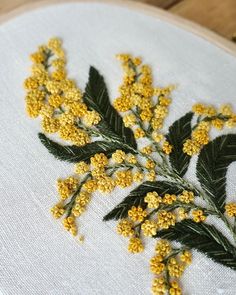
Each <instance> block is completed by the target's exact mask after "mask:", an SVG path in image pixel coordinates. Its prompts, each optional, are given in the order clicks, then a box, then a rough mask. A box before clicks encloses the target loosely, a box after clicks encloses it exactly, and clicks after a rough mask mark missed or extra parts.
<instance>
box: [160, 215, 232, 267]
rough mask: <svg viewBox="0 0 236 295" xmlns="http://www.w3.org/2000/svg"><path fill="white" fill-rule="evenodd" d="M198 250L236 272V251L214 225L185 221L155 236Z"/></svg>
mask: <svg viewBox="0 0 236 295" xmlns="http://www.w3.org/2000/svg"><path fill="white" fill-rule="evenodd" d="M155 237H156V238H157V237H160V238H163V239H168V240H171V241H177V242H180V243H182V244H184V245H185V246H188V247H189V248H193V249H196V250H198V251H200V252H202V253H204V254H205V255H207V256H208V257H209V258H211V259H213V260H214V261H215V262H218V263H220V264H223V265H225V266H227V267H230V268H232V269H234V270H236V249H235V247H234V246H233V245H232V244H231V243H230V242H229V241H228V239H227V238H226V237H225V236H224V235H222V234H221V233H220V232H219V231H218V230H217V229H216V228H215V227H214V226H213V225H208V224H205V223H196V222H194V221H192V220H189V219H188V220H183V221H181V222H179V223H177V224H176V225H175V226H173V227H171V228H169V229H167V230H162V231H160V232H158V233H157V235H156V236H155Z"/></svg>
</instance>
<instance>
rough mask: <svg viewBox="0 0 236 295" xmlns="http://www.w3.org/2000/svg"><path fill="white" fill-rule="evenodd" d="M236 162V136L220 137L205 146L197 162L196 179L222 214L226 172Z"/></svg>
mask: <svg viewBox="0 0 236 295" xmlns="http://www.w3.org/2000/svg"><path fill="white" fill-rule="evenodd" d="M233 161H236V134H227V135H222V136H219V137H217V138H216V139H214V140H213V141H211V142H210V143H209V144H207V145H205V146H204V147H203V149H202V150H201V152H200V154H199V157H198V162H197V178H198V180H199V182H200V183H201V186H202V188H203V189H204V191H205V192H206V193H207V195H208V196H209V198H210V200H211V201H212V204H215V205H216V206H217V207H218V208H219V209H220V210H221V211H222V212H224V206H225V199H226V172H227V168H228V166H229V165H230V164H231V163H232V162H233Z"/></svg>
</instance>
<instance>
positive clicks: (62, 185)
mask: <svg viewBox="0 0 236 295" xmlns="http://www.w3.org/2000/svg"><path fill="white" fill-rule="evenodd" d="M77 185H78V179H76V178H74V177H72V176H70V177H68V178H66V179H64V180H62V179H58V180H57V190H58V193H59V195H60V197H61V199H62V200H65V199H67V198H68V197H69V196H70V195H71V194H72V193H73V192H74V191H75V190H76V188H77Z"/></svg>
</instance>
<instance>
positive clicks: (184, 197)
mask: <svg viewBox="0 0 236 295" xmlns="http://www.w3.org/2000/svg"><path fill="white" fill-rule="evenodd" d="M179 200H180V201H181V202H183V203H186V204H189V203H192V202H193V201H194V193H193V192H191V191H186V190H184V191H183V192H182V194H181V195H180V196H179Z"/></svg>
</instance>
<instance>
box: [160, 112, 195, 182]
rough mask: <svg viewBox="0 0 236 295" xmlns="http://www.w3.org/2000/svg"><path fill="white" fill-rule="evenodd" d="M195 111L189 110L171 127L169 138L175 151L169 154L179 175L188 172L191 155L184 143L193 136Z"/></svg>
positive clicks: (172, 164)
mask: <svg viewBox="0 0 236 295" xmlns="http://www.w3.org/2000/svg"><path fill="white" fill-rule="evenodd" d="M192 117H193V113H192V112H189V113H187V114H186V115H184V116H183V117H182V118H180V119H179V120H177V121H175V122H174V123H173V124H172V125H171V126H170V128H169V133H168V135H167V137H166V138H167V140H168V141H169V143H170V144H171V145H172V146H173V151H172V152H171V153H170V155H169V159H170V163H171V166H172V167H173V169H174V170H175V172H176V173H178V174H179V176H181V177H182V176H184V174H185V173H186V172H187V169H188V166H189V162H190V159H191V157H190V156H188V155H187V154H185V153H184V152H183V144H184V142H185V141H186V139H188V138H190V137H191V132H192V129H191V120H192Z"/></svg>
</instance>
